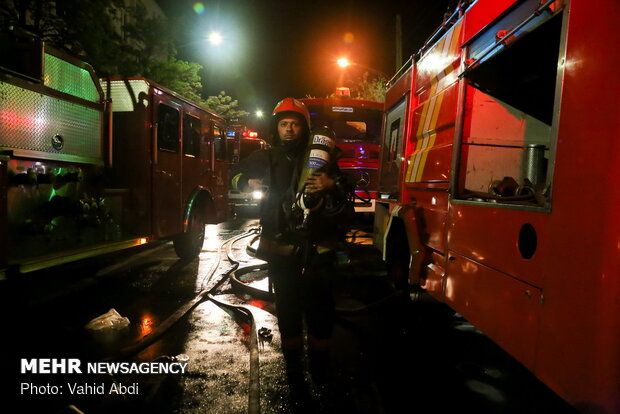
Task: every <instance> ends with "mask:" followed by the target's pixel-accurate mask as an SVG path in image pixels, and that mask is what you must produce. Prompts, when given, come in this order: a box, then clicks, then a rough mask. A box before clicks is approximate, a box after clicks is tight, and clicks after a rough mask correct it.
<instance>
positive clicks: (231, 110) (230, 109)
mask: <svg viewBox="0 0 620 414" xmlns="http://www.w3.org/2000/svg"><path fill="white" fill-rule="evenodd" d="M205 103H206V106H207V108H209V109H211V110H212V111H215V112H217V113H218V114H221V115H222V116H223V117H224V118H226V119H228V120H234V119H238V118H239V117H242V116H247V115H249V114H250V113H249V112H248V111H245V110H243V109H241V108H239V102H238V101H237V100H236V99H234V100H233V98H231V97H230V96H228V95H226V91H221V92H220V93H219V94H218V95H217V96H209V97H208V98H207V100H206V101H205Z"/></svg>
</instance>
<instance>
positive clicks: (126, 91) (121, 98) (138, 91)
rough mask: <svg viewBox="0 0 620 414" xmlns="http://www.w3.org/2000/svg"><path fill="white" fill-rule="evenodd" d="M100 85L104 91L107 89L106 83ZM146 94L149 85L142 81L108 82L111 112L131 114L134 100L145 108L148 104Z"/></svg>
mask: <svg viewBox="0 0 620 414" xmlns="http://www.w3.org/2000/svg"><path fill="white" fill-rule="evenodd" d="M102 85H103V89H104V90H107V89H108V85H107V81H102ZM130 92H131V93H130ZM106 93H107V92H106ZM148 93H149V84H148V83H146V81H144V80H142V79H131V80H127V81H121V80H115V81H110V97H111V98H112V111H113V112H132V111H133V110H134V106H135V102H134V99H135V100H137V101H138V102H140V103H141V104H142V105H144V106H145V107H146V106H148V104H149V101H148V99H146V97H147V96H148ZM132 96H133V98H132Z"/></svg>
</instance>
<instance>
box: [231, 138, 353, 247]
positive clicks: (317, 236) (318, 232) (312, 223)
mask: <svg viewBox="0 0 620 414" xmlns="http://www.w3.org/2000/svg"><path fill="white" fill-rule="evenodd" d="M304 153H305V148H296V149H295V148H293V149H285V147H284V146H282V145H278V146H275V147H272V148H268V149H265V150H259V151H256V152H254V153H252V154H250V155H249V156H248V157H246V158H245V159H243V160H241V161H240V162H239V164H237V165H235V166H234V167H233V171H232V172H233V173H232V176H233V179H232V187H233V188H236V189H239V190H241V191H249V186H248V180H249V179H253V178H255V179H262V180H263V186H264V187H265V190H264V193H265V194H264V195H263V199H262V200H261V205H260V216H261V226H262V233H261V236H262V237H268V238H272V239H276V238H282V237H284V238H285V239H286V238H287V236H289V235H290V233H291V232H292V231H293V230H294V228H295V225H296V224H298V223H295V220H296V218H295V217H293V214H292V209H293V203H294V202H295V197H296V190H297V185H298V180H299V175H300V171H301V168H302V167H303V165H304V163H305V162H306V160H305V157H304ZM332 159H336V158H332ZM326 172H327V175H328V176H329V177H330V178H332V179H334V180H335V181H336V186H335V187H334V188H333V189H331V190H329V191H327V192H326V194H325V196H326V197H327V198H328V202H327V203H325V205H327V206H330V207H337V208H333V209H331V210H329V209H322V211H320V212H317V213H316V214H312V215H311V216H310V220H309V221H308V226H307V227H308V230H309V234H308V235H307V236H308V237H309V238H310V239H311V241H312V242H315V243H316V242H325V241H327V242H337V241H341V240H344V237H345V235H346V232H347V231H348V227H349V224H350V222H351V220H352V216H353V203H352V200H350V196H351V194H352V192H353V186H352V185H351V180H350V178H349V177H348V176H347V175H346V174H344V173H342V172H341V171H340V169H339V168H338V164H337V162H331V163H330V164H329V167H328V169H327V171H326Z"/></svg>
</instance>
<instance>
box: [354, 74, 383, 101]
mask: <svg viewBox="0 0 620 414" xmlns="http://www.w3.org/2000/svg"><path fill="white" fill-rule="evenodd" d="M387 81H388V80H387V79H386V78H385V77H383V76H378V77H374V78H371V77H370V76H369V74H368V72H364V75H362V77H361V79H359V80H358V82H357V83H356V84H355V85H354V87H353V97H354V98H355V99H365V100H367V101H375V102H384V101H385V92H386V91H387Z"/></svg>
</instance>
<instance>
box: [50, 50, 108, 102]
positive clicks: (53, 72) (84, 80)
mask: <svg viewBox="0 0 620 414" xmlns="http://www.w3.org/2000/svg"><path fill="white" fill-rule="evenodd" d="M43 83H44V84H45V86H48V87H50V88H52V89H56V90H57V91H61V92H64V93H68V94H69V95H73V96H77V97H79V98H82V99H86V100H87V101H91V102H99V92H98V91H97V86H96V85H95V83H94V82H93V78H92V77H91V76H90V72H88V71H87V70H86V69H83V68H81V67H79V66H76V65H74V64H72V63H69V62H67V61H65V60H62V59H59V58H57V57H56V56H52V55H49V54H47V53H46V54H45V75H44V77H43Z"/></svg>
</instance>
